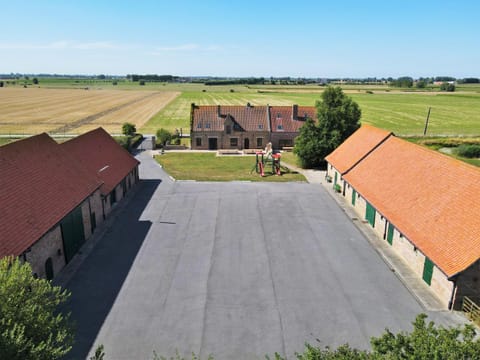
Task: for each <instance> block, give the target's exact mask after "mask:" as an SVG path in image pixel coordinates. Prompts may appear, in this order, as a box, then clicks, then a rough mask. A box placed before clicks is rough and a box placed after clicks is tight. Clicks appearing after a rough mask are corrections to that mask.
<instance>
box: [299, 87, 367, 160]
mask: <svg viewBox="0 0 480 360" xmlns="http://www.w3.org/2000/svg"><path fill="white" fill-rule="evenodd" d="M315 106H316V110H317V119H318V124H317V125H315V123H314V122H313V121H312V120H310V121H309V120H307V121H306V122H305V124H304V125H303V126H302V127H301V128H300V134H299V136H298V137H297V138H296V140H295V148H294V152H295V154H296V155H297V156H298V157H299V158H300V163H301V166H302V167H315V166H320V165H322V164H324V161H325V160H324V159H325V156H327V155H328V154H329V153H331V152H332V151H333V150H335V148H337V147H338V146H339V145H340V144H341V143H342V142H344V141H345V139H346V138H347V137H349V136H350V135H352V134H353V133H354V132H355V131H356V130H357V129H358V128H359V127H360V117H361V111H360V107H359V106H358V104H357V103H356V102H354V101H353V100H352V99H351V98H349V97H348V96H346V95H345V94H344V92H343V91H342V89H341V88H340V87H338V86H337V87H332V86H328V87H327V88H326V89H325V91H324V92H323V93H322V100H321V101H317V102H316V104H315Z"/></svg>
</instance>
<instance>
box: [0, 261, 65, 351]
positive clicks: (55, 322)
mask: <svg viewBox="0 0 480 360" xmlns="http://www.w3.org/2000/svg"><path fill="white" fill-rule="evenodd" d="M69 296H70V294H69V293H68V292H67V291H66V290H62V289H61V288H60V287H58V286H53V285H52V284H51V282H50V281H48V280H45V279H36V278H34V277H33V275H32V269H31V267H30V265H29V264H28V263H24V264H22V263H21V262H20V261H19V260H18V259H16V258H13V257H5V258H3V259H0V359H9V360H52V359H59V358H61V357H62V356H64V355H65V354H67V353H68V352H69V351H70V349H71V347H72V344H73V330H72V327H71V324H70V321H69V316H68V315H63V314H62V313H60V312H59V311H58V306H59V305H60V304H62V303H64V302H65V301H67V299H68V298H69Z"/></svg>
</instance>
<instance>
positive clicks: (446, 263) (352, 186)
mask: <svg viewBox="0 0 480 360" xmlns="http://www.w3.org/2000/svg"><path fill="white" fill-rule="evenodd" d="M326 160H327V162H328V170H327V174H328V175H329V176H330V177H331V178H332V182H333V186H334V187H337V189H338V190H339V191H340V192H341V194H343V196H345V197H346V198H347V199H348V203H349V204H351V206H352V207H353V208H354V209H355V210H356V212H357V213H358V214H359V215H360V216H361V217H362V218H363V219H365V221H367V222H368V223H370V225H371V226H372V227H373V229H374V230H375V231H376V233H377V234H378V236H379V237H381V238H382V239H385V241H387V242H388V244H390V245H391V246H392V248H393V249H394V250H395V251H396V252H397V253H398V254H399V255H400V256H401V257H402V258H403V259H404V260H405V261H406V262H407V263H408V264H409V265H410V267H411V268H412V269H413V270H414V271H415V272H416V273H417V274H418V276H419V277H421V278H422V279H423V280H424V282H425V284H426V286H429V287H430V288H431V289H432V290H433V291H434V293H435V294H436V295H437V296H438V298H439V299H440V300H441V301H442V302H443V304H444V305H445V308H449V309H452V308H455V309H458V308H459V307H461V304H462V300H463V297H464V296H468V297H470V298H472V299H476V300H478V299H480V286H479V285H480V283H479V282H480V217H479V216H478V214H479V213H480V202H479V201H478V198H479V196H480V192H479V187H478V186H479V184H480V170H479V169H478V168H476V167H474V166H471V165H469V164H466V163H464V162H461V161H458V160H456V159H454V158H451V157H449V156H446V155H443V154H440V153H438V152H436V151H432V150H430V149H427V148H424V147H422V146H419V145H416V144H413V143H410V142H408V141H405V140H402V139H399V138H397V137H396V136H395V135H394V134H393V133H391V132H387V131H384V130H380V129H377V128H374V127H371V126H368V125H363V126H362V127H361V128H360V129H359V130H357V131H356V132H355V133H354V134H353V135H352V136H350V137H349V138H348V139H347V140H346V141H345V142H344V143H343V144H342V145H340V146H339V147H338V148H337V149H336V150H335V151H334V152H332V153H331V154H330V155H328V156H327V157H326ZM337 185H338V186H337Z"/></svg>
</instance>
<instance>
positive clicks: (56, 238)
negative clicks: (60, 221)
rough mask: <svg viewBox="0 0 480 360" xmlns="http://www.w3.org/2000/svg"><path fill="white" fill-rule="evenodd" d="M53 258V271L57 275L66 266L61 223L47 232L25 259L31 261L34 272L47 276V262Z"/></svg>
mask: <svg viewBox="0 0 480 360" xmlns="http://www.w3.org/2000/svg"><path fill="white" fill-rule="evenodd" d="M48 258H51V259H52V265H53V273H54V275H56V274H57V273H58V272H59V271H60V270H61V269H62V268H63V267H64V266H65V256H64V254H63V241H62V230H61V228H60V225H57V226H55V227H54V228H53V229H52V230H50V231H49V232H47V233H46V234H45V235H44V236H43V237H42V238H40V240H38V241H37V242H36V243H35V244H33V245H32V246H31V248H30V251H27V252H26V255H25V259H26V260H27V261H28V262H29V263H30V265H31V267H32V272H33V273H34V274H36V275H37V276H38V277H42V278H45V277H46V274H45V263H46V261H47V259H48Z"/></svg>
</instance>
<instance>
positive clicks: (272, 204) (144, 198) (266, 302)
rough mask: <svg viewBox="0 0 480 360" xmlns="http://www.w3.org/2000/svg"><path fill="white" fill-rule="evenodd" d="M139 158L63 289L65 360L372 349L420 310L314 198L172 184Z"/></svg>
mask: <svg viewBox="0 0 480 360" xmlns="http://www.w3.org/2000/svg"><path fill="white" fill-rule="evenodd" d="M139 158H140V160H141V161H142V165H141V169H140V175H141V177H142V178H143V179H144V180H143V181H142V183H141V184H140V185H139V186H140V188H139V189H138V190H139V191H138V193H137V195H136V197H135V198H134V199H132V201H131V202H130V204H129V206H128V207H126V208H125V209H124V210H123V211H122V212H121V213H120V214H119V217H118V220H117V221H116V223H115V226H113V227H112V228H111V229H110V230H109V231H108V232H107V234H106V235H105V236H104V238H103V239H101V240H100V242H99V243H98V244H97V246H96V247H95V249H94V250H93V251H92V253H91V254H90V256H89V257H88V258H87V259H86V260H85V261H84V262H83V264H82V265H81V266H80V268H79V270H78V271H77V273H76V274H75V276H74V277H73V278H72V280H71V281H70V283H69V284H68V288H70V289H71V290H72V292H73V297H72V299H71V302H70V304H69V307H70V308H71V311H72V317H73V318H74V319H75V320H76V322H77V343H76V345H75V347H74V349H73V351H72V353H71V354H70V358H78V359H84V358H86V357H87V355H88V353H89V351H91V350H92V349H94V348H95V346H96V345H98V344H103V345H104V346H105V351H106V358H107V359H108V360H111V359H112V360H121V359H129V360H130V359H152V357H153V352H154V351H155V352H156V353H158V354H159V355H163V356H168V357H169V356H172V355H174V354H175V352H176V351H177V350H178V352H179V353H180V354H181V355H184V356H187V357H189V356H190V354H191V353H192V352H195V353H196V354H197V355H200V356H201V358H202V359H204V358H207V356H208V355H209V354H212V355H214V357H215V359H217V360H218V359H257V358H264V355H265V354H270V355H272V354H273V353H274V352H279V353H281V354H286V355H287V356H289V357H292V355H293V354H294V352H295V351H301V350H302V349H303V345H304V343H305V342H310V343H312V344H318V343H317V340H316V339H319V340H320V342H321V343H320V344H321V345H322V346H324V345H330V346H338V345H340V344H343V343H345V342H348V343H349V344H350V345H352V346H354V347H360V348H368V347H369V339H370V337H371V336H378V335H380V334H381V333H382V332H383V331H384V329H385V328H386V327H388V328H390V329H391V330H393V331H398V330H401V329H404V330H409V329H411V322H412V321H413V320H414V318H415V316H416V315H417V314H418V313H420V312H424V310H423V309H422V308H421V307H420V305H419V304H418V303H417V302H416V301H415V299H414V298H413V297H412V295H411V294H410V293H409V292H408V290H407V289H406V288H405V287H404V286H403V285H402V283H401V282H400V281H399V280H398V279H397V278H396V276H395V274H394V273H392V272H391V271H390V270H389V269H388V268H387V266H386V265H385V264H384V263H383V261H382V260H381V258H380V257H379V256H378V254H377V253H376V252H375V251H374V249H372V248H371V246H370V245H369V243H368V242H367V240H366V239H365V238H364V237H363V235H362V234H361V233H360V232H359V231H358V230H357V228H356V227H355V226H354V225H353V224H352V223H351V221H350V220H349V218H348V217H347V216H346V215H345V213H344V212H343V211H342V210H341V209H340V208H339V206H338V205H337V204H336V203H335V202H334V201H333V200H332V199H331V198H330V196H329V195H328V194H327V193H326V192H325V190H324V189H322V187H321V186H319V185H314V184H304V183H278V184H269V183H235V182H230V183H196V182H172V181H171V180H170V179H169V178H168V177H167V176H166V174H165V173H164V172H163V170H162V169H161V168H160V167H159V166H158V165H157V164H156V163H155V162H154V161H153V160H152V159H151V158H149V157H148V156H147V155H146V154H143V155H140V156H139ZM429 315H431V317H432V318H433V319H434V320H435V321H437V322H440V323H451V322H452V323H455V322H458V317H456V316H455V314H451V313H448V312H436V313H431V314H429Z"/></svg>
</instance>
